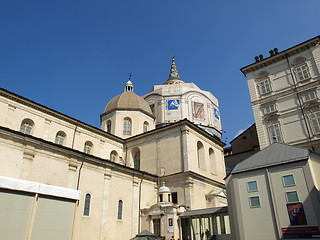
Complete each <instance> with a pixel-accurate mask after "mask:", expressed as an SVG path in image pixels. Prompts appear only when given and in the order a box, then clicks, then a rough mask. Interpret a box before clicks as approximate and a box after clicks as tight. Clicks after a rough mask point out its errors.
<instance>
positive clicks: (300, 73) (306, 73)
mask: <svg viewBox="0 0 320 240" xmlns="http://www.w3.org/2000/svg"><path fill="white" fill-rule="evenodd" d="M303 67H304V68H305V69H302V68H303ZM294 71H295V73H296V77H297V80H298V82H303V81H307V80H309V79H310V78H311V75H310V71H309V66H308V64H307V63H306V62H303V63H302V64H299V65H297V66H295V68H294ZM300 76H301V77H302V78H300Z"/></svg>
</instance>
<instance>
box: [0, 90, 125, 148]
mask: <svg viewBox="0 0 320 240" xmlns="http://www.w3.org/2000/svg"><path fill="white" fill-rule="evenodd" d="M0 96H3V97H5V98H7V99H10V100H12V101H14V102H17V103H19V104H22V105H24V106H27V107H30V108H33V109H35V110H37V111H40V112H43V113H45V114H48V115H50V116H52V117H55V118H58V119H61V120H63V121H65V122H68V123H71V124H73V125H75V126H78V127H81V128H83V129H86V130H88V131H90V132H94V133H96V134H98V135H101V136H103V137H107V138H109V139H112V140H114V141H117V142H121V143H123V142H124V140H123V139H122V138H119V137H117V136H114V135H112V134H110V133H107V132H105V131H103V130H101V129H99V128H96V127H94V126H91V125H89V124H87V123H84V122H81V121H79V120H77V119H75V118H72V117H70V116H68V115H66V114H63V113H60V112H58V111H56V110H53V109H51V108H48V107H46V106H44V105H41V104H39V103H36V102H34V101H32V100H30V99H27V98H25V97H22V96H19V95H17V94H15V93H12V92H10V91H8V90H6V89H3V88H0Z"/></svg>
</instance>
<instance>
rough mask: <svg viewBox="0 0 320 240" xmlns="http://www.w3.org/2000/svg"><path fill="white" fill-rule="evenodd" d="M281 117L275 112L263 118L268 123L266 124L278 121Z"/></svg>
mask: <svg viewBox="0 0 320 240" xmlns="http://www.w3.org/2000/svg"><path fill="white" fill-rule="evenodd" d="M279 116H280V115H279V113H278V112H273V113H269V114H267V115H265V116H264V117H263V120H264V121H266V122H268V121H272V120H276V119H278V118H279Z"/></svg>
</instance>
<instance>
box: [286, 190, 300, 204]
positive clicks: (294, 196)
mask: <svg viewBox="0 0 320 240" xmlns="http://www.w3.org/2000/svg"><path fill="white" fill-rule="evenodd" d="M286 196H287V203H293V202H299V198H298V193H297V192H296V191H293V192H286Z"/></svg>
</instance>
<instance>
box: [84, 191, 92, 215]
mask: <svg viewBox="0 0 320 240" xmlns="http://www.w3.org/2000/svg"><path fill="white" fill-rule="evenodd" d="M90 205H91V194H90V193H87V194H86V196H85V200H84V205H83V216H90Z"/></svg>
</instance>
